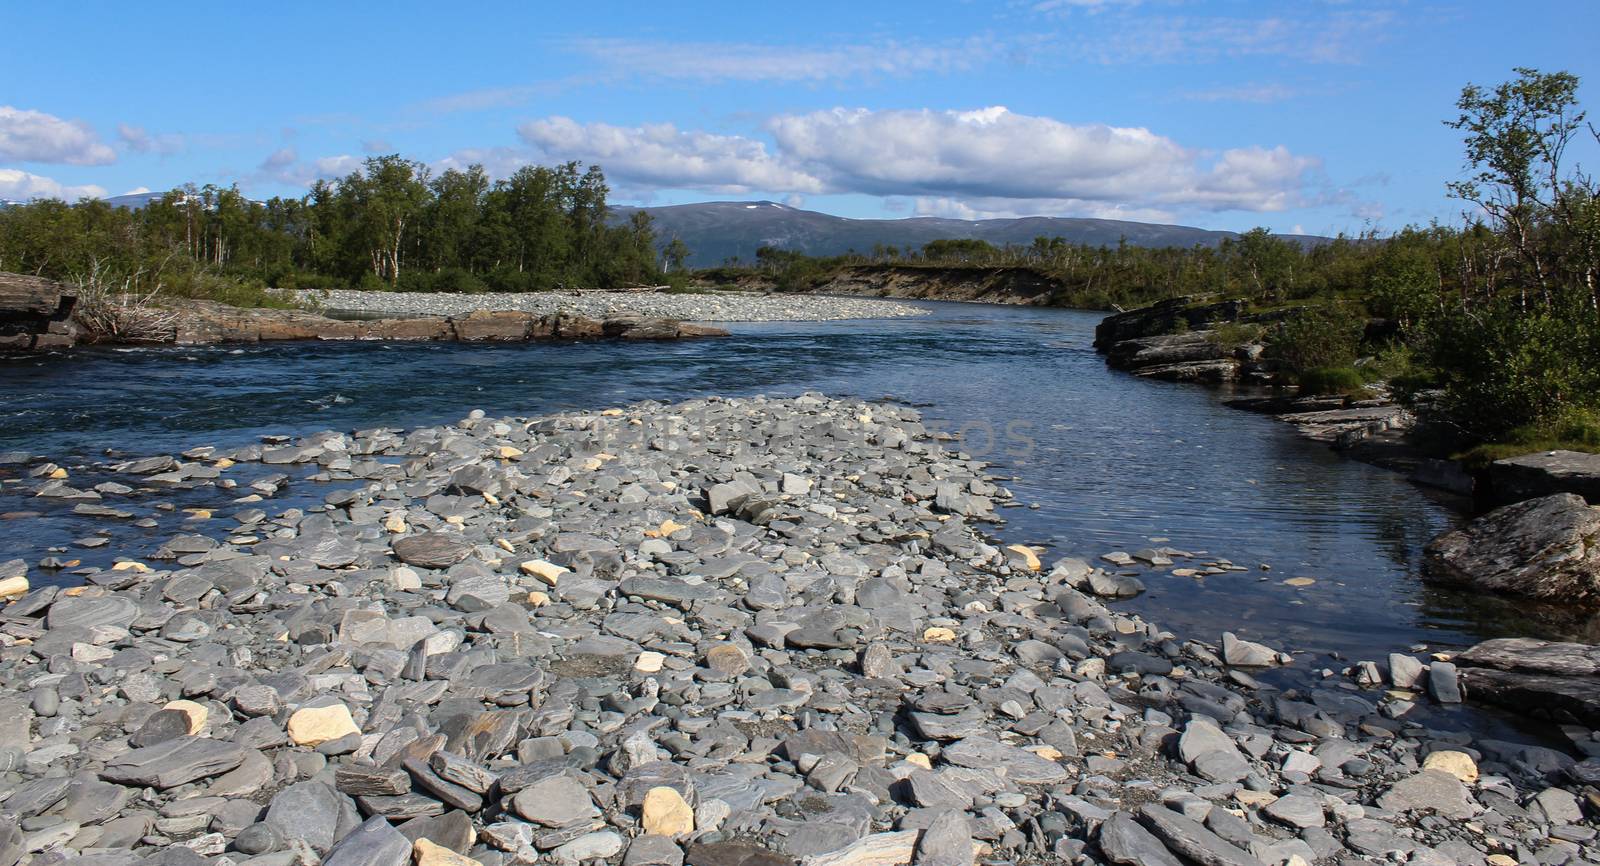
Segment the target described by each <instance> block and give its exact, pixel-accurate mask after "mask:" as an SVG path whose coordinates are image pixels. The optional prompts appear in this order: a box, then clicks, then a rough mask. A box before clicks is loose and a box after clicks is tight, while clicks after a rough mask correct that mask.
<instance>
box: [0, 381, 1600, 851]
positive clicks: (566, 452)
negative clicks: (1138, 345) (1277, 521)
mask: <svg viewBox="0 0 1600 866" xmlns="http://www.w3.org/2000/svg"><path fill="white" fill-rule="evenodd" d="M8 459H10V458H8ZM16 459H18V460H23V459H25V458H16ZM28 465H29V467H30V469H29V471H28V473H27V476H28V477H27V478H26V479H25V480H24V481H22V482H21V483H26V484H31V485H35V486H36V487H37V492H38V494H39V497H40V500H39V501H41V502H47V503H55V504H57V505H59V506H60V507H69V508H72V509H73V510H74V511H76V512H77V513H79V514H90V515H99V516H101V517H103V519H105V520H108V521H109V520H138V519H139V518H140V517H141V515H140V513H139V512H140V511H141V510H144V509H148V508H150V507H151V503H150V500H148V499H143V500H133V499H131V498H128V494H130V493H132V492H134V491H137V490H144V489H151V488H154V489H170V488H172V487H174V486H180V487H181V486H185V485H190V486H193V485H212V484H215V485H219V486H223V487H226V486H228V483H229V481H230V473H233V474H237V473H239V472H241V471H242V470H244V469H245V468H248V467H253V466H264V467H266V468H269V469H275V470H282V472H283V473H285V474H281V475H279V476H277V478H276V480H274V481H273V483H271V484H264V483H262V482H255V483H250V484H248V486H244V485H241V486H240V488H239V491H238V492H239V493H240V494H241V496H240V497H239V498H238V499H237V501H236V504H237V508H234V509H229V510H219V511H217V512H216V513H215V514H211V513H207V514H205V515H203V516H200V517H198V518H197V519H196V521H195V524H194V525H195V526H196V527H197V529H196V530H195V531H193V532H190V533H187V534H183V535H179V536H176V537H173V538H171V539H170V540H169V541H167V542H166V543H165V544H164V545H163V547H162V548H161V549H160V550H159V551H157V554H156V555H155V556H150V557H143V558H138V559H135V558H124V559H123V561H122V562H119V563H118V564H117V565H116V566H114V567H111V568H106V569H85V570H83V573H81V574H80V575H78V576H79V577H81V580H82V584H83V585H82V586H81V587H74V588H69V589H61V588H57V587H54V586H38V587H34V588H31V589H30V588H29V587H28V586H27V580H28V577H29V576H30V575H29V573H28V572H29V565H28V563H25V562H23V561H21V560H17V561H13V562H9V563H0V594H3V595H4V596H7V597H10V598H12V599H13V600H11V601H10V603H9V605H7V606H6V607H4V608H3V609H0V812H3V813H4V814H3V815H0V866H14V864H17V863H19V862H21V863H25V864H29V866H35V864H63V866H65V864H74V866H76V864H87V866H124V864H126V866H135V864H185V866H187V864H217V866H222V864H237V866H244V864H250V866H296V864H316V863H319V862H320V863H322V864H325V866H400V864H410V863H413V862H414V863H415V864H416V866H471V864H472V863H474V862H475V863H477V864H480V866H510V864H532V863H536V862H538V863H547V862H548V863H570V864H594V863H607V864H619V863H620V864H627V866H682V864H684V863H688V864H690V866H723V864H728V866H734V864H741V866H767V864H774V866H777V864H794V863H798V864H804V866H870V864H900V863H914V864H927V866H972V864H973V863H975V862H976V861H983V862H990V863H1063V862H1064V863H1117V864H1145V866H1151V864H1154V866H1165V864H1173V866H1176V864H1180V863H1185V862H1193V863H1201V864H1206V866H1259V864H1272V866H1285V864H1287V866H1304V864H1311V863H1365V862H1384V863H1394V862H1405V863H1411V864H1457V863H1459V864H1493V866H1506V864H1514V863H1550V864H1557V863H1584V862H1594V861H1595V860H1596V858H1597V856H1600V848H1597V847H1596V846H1595V845H1594V840H1595V838H1596V832H1595V829H1594V824H1593V821H1592V819H1590V818H1588V817H1586V811H1585V810H1586V809H1592V808H1593V807H1594V804H1595V803H1596V801H1597V800H1600V794H1597V792H1596V790H1595V788H1594V787H1592V786H1593V785H1594V784H1595V783H1596V782H1600V766H1596V765H1597V764H1600V760H1595V759H1590V760H1585V761H1582V762H1579V761H1576V760H1575V759H1574V758H1572V757H1570V756H1568V755H1566V754H1565V753H1562V752H1559V751H1555V750H1552V749H1547V748H1540V747H1533V746H1524V745H1518V744H1515V743H1509V742H1500V741H1494V740H1487V739H1480V738H1474V737H1473V736H1471V735H1469V734H1466V733H1463V732H1461V731H1456V730H1442V729H1436V728H1432V727H1429V726H1428V725H1426V724H1423V723H1419V722H1417V721H1413V719H1416V718H1438V717H1436V716H1434V717H1430V716H1428V715H1426V714H1423V713H1420V712H1418V709H1419V708H1421V707H1423V706H1426V705H1428V704H1429V703H1430V702H1433V701H1439V702H1452V701H1459V700H1460V694H1459V689H1458V688H1457V684H1456V680H1455V670H1454V668H1453V667H1452V666H1451V665H1450V664H1448V663H1446V662H1444V661H1442V660H1436V659H1428V658H1422V659H1419V658H1415V657H1413V656H1410V655H1396V656H1392V657H1391V658H1390V659H1389V660H1387V663H1386V664H1383V665H1381V666H1380V665H1377V664H1361V665H1355V666H1353V667H1352V668H1351V669H1350V670H1349V671H1344V672H1335V671H1328V672H1327V673H1326V675H1325V676H1324V677H1322V678H1321V679H1320V680H1316V681H1318V682H1321V683H1322V684H1321V685H1318V686H1313V687H1308V688H1305V689H1296V690H1287V691H1285V690H1279V689H1277V688H1274V687H1272V686H1270V685H1268V684H1266V683H1265V682H1263V681H1262V680H1260V679H1258V678H1257V676H1255V675H1253V674H1252V672H1253V671H1255V672H1259V670H1260V669H1262V668H1264V667H1270V666H1274V665H1280V664H1286V663H1287V664H1293V663H1294V660H1293V659H1292V657H1291V656H1289V655H1286V654H1284V653H1283V652H1281V649H1282V648H1273V647H1267V646H1263V645H1261V644H1257V643H1251V642H1249V641H1244V640H1239V639H1237V638H1235V637H1234V636H1233V635H1232V634H1218V635H1187V636H1178V635H1173V634H1171V633H1168V632H1166V631H1163V630H1162V629H1161V628H1160V627H1159V626H1157V625H1156V624H1153V623H1150V622H1145V621H1142V620H1140V619H1139V618H1137V617H1133V616H1129V615H1126V614H1124V613H1121V612H1119V611H1118V610H1117V609H1115V608H1114V607H1110V606H1108V604H1107V603H1105V602H1102V601H1101V597H1117V596H1126V595H1130V594H1133V593H1137V592H1139V591H1141V590H1142V588H1143V585H1142V583H1141V581H1140V579H1139V575H1141V574H1144V575H1145V576H1146V577H1149V576H1150V574H1151V573H1152V572H1150V571H1149V569H1166V568H1170V567H1172V566H1173V565H1174V564H1175V563H1181V564H1182V565H1183V566H1184V568H1189V567H1192V568H1193V569H1195V570H1209V569H1217V570H1221V571H1227V570H1230V569H1233V568H1236V567H1235V566H1232V564H1231V563H1228V562H1226V561H1225V560H1220V559H1215V558H1211V559H1207V558H1205V557H1199V556H1194V555H1191V554H1188V553H1186V552H1184V551H1179V550H1172V549H1167V548H1160V549H1151V550H1140V551H1134V552H1132V553H1122V552H1110V553H1108V554H1107V555H1106V556H1105V557H1103V558H1102V560H1101V561H1100V562H1099V563H1097V564H1091V563H1089V562H1085V561H1082V560H1078V559H1070V558H1069V559H1062V560H1058V561H1054V562H1049V563H1041V562H1040V561H1039V552H1038V551H1036V550H1034V549H1031V548H1028V547H1024V546H1021V545H1010V546H1002V545H1001V544H1000V543H999V542H996V541H994V540H993V539H992V538H991V537H990V536H989V535H987V534H986V533H985V532H984V528H985V526H986V525H987V524H988V522H990V521H992V520H994V518H995V517H996V515H997V514H1001V513H1003V511H1004V509H1006V508H1007V507H1010V506H1013V505H1015V504H1016V503H1015V502H1014V500H1013V499H1012V497H1011V495H1010V494H1009V493H1008V492H1007V491H1006V490H1005V489H1004V488H1003V487H1001V486H1000V485H999V484H997V483H996V480H995V479H993V478H991V477H989V476H988V475H987V474H986V471H985V467H984V465H983V464H981V463H978V462H975V461H972V460H969V459H965V458H963V457H962V456H960V455H959V454H957V453H955V452H952V451H948V450H946V449H945V448H944V447H943V445H942V442H941V439H940V437H939V436H938V435H936V434H933V433H931V432H930V431H928V430H927V429H926V428H925V427H924V426H923V424H922V423H921V420H920V418H919V416H918V414H917V412H916V411H915V410H913V409H909V408H906V407H903V406H896V405H884V404H872V403H864V402H857V401H840V400H834V399H829V398H826V397H822V396H818V395H805V396H802V397H798V398H793V399H781V400H780V399H767V398H759V397H757V398H748V399H706V400H697V401H691V402H688V403H682V404H676V405H662V404H658V403H643V404H637V405H633V406H628V407H623V408H615V409H607V410H604V411H588V412H571V413H564V414H559V415H553V416H547V417H541V418H533V419H514V418H505V419H496V418H487V417H483V416H482V415H481V413H474V414H473V415H472V416H469V417H468V418H466V419H463V420H462V421H460V422H459V423H456V424H453V425H446V426H440V427H432V428H423V429H417V430H411V431H402V430H389V429H376V430H364V431H358V432H355V433H343V432H326V433H319V434H315V435H311V436H307V437H304V438H301V439H296V440H286V439H276V440H273V441H269V442H266V443H265V444H261V445H252V446H247V447H243V448H236V449H228V450H225V449H214V448H207V447H200V448H197V449H194V450H191V451H189V452H186V453H185V454H184V455H182V456H176V457H169V456H160V455H158V456H155V457H151V458H146V459H141V460H138V461H133V462H130V463H127V464H124V465H122V466H121V467H120V469H119V472H120V474H121V476H122V477H123V478H124V482H125V483H121V484H102V485H98V486H97V487H96V489H93V490H84V489H78V488H75V487H74V486H73V483H74V482H73V479H72V478H71V477H70V476H69V475H68V474H67V473H66V471H65V470H62V469H60V468H59V467H55V466H53V465H51V464H47V463H42V462H39V461H37V460H32V461H29V462H28ZM290 472H299V473H301V474H302V475H303V476H304V478H303V479H302V478H300V477H295V478H294V479H293V480H288V479H289V478H290V476H289V474H287V473H290ZM315 482H326V483H327V487H326V488H315V489H318V490H319V491H322V490H324V489H325V490H326V492H325V493H324V494H323V495H322V496H321V504H319V505H315V506H313V507H309V508H303V509H302V508H287V509H286V508H283V507H276V508H275V507H273V502H272V498H273V497H274V496H276V495H279V494H280V493H281V492H282V491H283V490H284V489H285V488H286V487H289V488H293V487H297V486H298V487H305V486H311V485H312V484H313V483H315ZM156 507H159V506H156ZM14 525H15V524H14ZM1097 566H1098V567H1097ZM1180 570H1181V569H1180ZM1590 745H1591V746H1594V745H1600V744H1595V743H1593V742H1592V741H1591V742H1590ZM1594 752H1600V749H1594V750H1592V751H1590V753H1591V754H1593V753H1594Z"/></svg>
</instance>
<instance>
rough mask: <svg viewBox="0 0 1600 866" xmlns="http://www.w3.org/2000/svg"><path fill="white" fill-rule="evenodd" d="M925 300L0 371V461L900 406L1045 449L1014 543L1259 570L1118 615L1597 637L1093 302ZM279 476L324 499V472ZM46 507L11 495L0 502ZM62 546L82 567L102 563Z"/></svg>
mask: <svg viewBox="0 0 1600 866" xmlns="http://www.w3.org/2000/svg"><path fill="white" fill-rule="evenodd" d="M928 306H929V307H930V308H931V309H933V310H934V313H933V315H931V316H928V317H926V318H921V319H909V320H908V319H897V320H883V321H866V322H842V323H827V324H774V325H735V326H733V328H734V330H735V334H734V336H732V337H729V338H726V339H721V340H707V341H692V342H683V343H670V344H660V345H645V344H624V343H603V344H601V343H596V344H584V345H567V346H550V345H538V344H519V345H474V346H462V345H456V344H382V345H372V344H341V343H306V344H295V345H280V346H265V347H262V346H253V347H246V348H192V349H172V348H163V349H146V350H127V351H124V350H108V351H95V350H91V351H82V352H79V353H76V354H73V355H70V356H68V357H66V358H63V359H23V360H13V361H5V362H0V422H3V423H0V451H5V450H9V449H18V448H20V449H26V450H29V451H32V452H35V453H40V454H47V455H49V456H51V457H52V458H53V459H57V460H62V461H69V462H78V463H82V462H86V461H93V460H97V459H102V454H103V453H104V451H105V449H109V448H115V449H120V450H122V451H124V452H128V453H134V454H147V453H154V452H175V451H177V450H181V449H184V448H189V447H193V446H196V445H202V444H232V443H240V442H245V441H249V440H251V439H252V438H253V437H255V436H258V435H261V434H264V433H284V432H291V433H294V432H298V433H305V432H312V431H315V430H320V429H327V428H335V429H355V428H360V427H372V426H395V427H400V426H416V425H423V424H431V423H439V422H449V421H453V420H455V419H458V418H460V417H462V416H463V415H465V414H466V413H467V412H468V411H470V410H472V409H475V408H477V409H483V410H485V411H487V412H489V413H491V414H497V413H498V414H516V415H527V414H535V413H539V412H546V411H555V410H561V409H568V408H579V407H598V406H604V405H612V404H618V403H623V402H627V401H633V400H641V399H656V400H678V399H683V398H687V397H692V396H699V395H706V394H726V395H740V394H752V393H763V392H764V393H769V394H775V395H787V394H796V393H799V392H801V391H805V390H817V391H823V392H827V393H831V394H836V395H842V396H859V397H864V398H871V399H881V398H884V397H891V396H892V397H893V398H895V399H898V400H901V401H905V402H908V403H911V404H913V405H917V406H922V407H926V408H925V409H924V413H925V415H926V417H927V418H929V419H930V420H933V421H938V422H940V423H941V424H942V426H943V427H944V428H945V429H947V430H952V431H953V430H958V429H961V428H962V427H963V425H968V429H969V431H972V432H973V435H972V436H969V437H968V439H967V440H966V445H967V447H968V448H969V450H983V449H981V446H982V445H983V443H984V442H985V440H986V439H987V437H988V435H989V431H993V433H994V434H995V435H996V436H997V438H998V447H1000V448H1005V447H1008V446H1010V445H1012V444H1014V443H1015V442H1016V441H1017V439H1016V438H1015V437H1014V436H1012V435H1011V434H1013V433H1018V432H1020V433H1021V434H1023V436H1024V438H1026V439H1027V440H1030V441H1031V442H1032V446H1031V448H1029V449H1028V450H1026V451H1025V452H1023V453H1017V454H1010V455H1008V454H1006V453H1003V452H1000V451H994V450H987V451H986V453H985V455H984V456H986V458H987V459H990V460H992V461H993V462H994V463H995V464H996V465H997V467H998V471H1000V472H1001V473H1005V474H1014V475H1016V476H1017V477H1016V480H1015V481H1013V482H1011V483H1010V486H1011V487H1012V489H1013V490H1014V491H1015V492H1016V493H1017V495H1018V496H1019V497H1020V498H1021V499H1022V500H1023V501H1025V502H1030V503H1037V504H1038V508H1037V509H1035V510H1028V509H1012V510H1008V511H1006V512H1004V514H1005V516H1006V517H1007V518H1009V519H1010V521H1011V522H1010V524H1009V526H1008V527H1007V528H1006V529H1005V530H1004V534H1005V535H1006V536H1007V538H1008V540H1013V541H1029V542H1040V543H1045V544H1048V545H1049V546H1050V548H1051V551H1052V554H1053V555H1068V554H1071V555H1080V556H1097V555H1098V554H1100V553H1103V552H1106V551H1108V550H1112V549H1124V550H1136V549H1138V548H1141V547H1149V546H1152V545H1154V544H1170V545H1171V546H1173V547H1177V548H1180V549H1185V550H1191V551H1197V552H1199V551H1205V552H1206V553H1205V555H1206V556H1207V557H1212V558H1218V557H1221V558H1227V559H1230V560H1232V561H1234V562H1237V563H1239V564H1241V565H1245V566H1247V567H1248V568H1249V570H1248V571H1244V572H1235V573H1231V574H1227V575H1218V576H1215V577H1208V578H1205V579H1203V580H1196V579H1194V578H1186V577H1174V576H1171V575H1170V574H1165V573H1162V572H1156V573H1153V574H1146V575H1144V579H1145V581H1146V583H1147V584H1148V586H1149V587H1150V591H1149V592H1148V593H1147V594H1146V595H1145V596H1143V597H1141V598H1138V599H1135V600H1133V601H1131V602H1128V603H1127V605H1128V607H1130V608H1132V609H1134V610H1136V611H1138V612H1139V613H1141V614H1143V615H1147V616H1149V617H1151V618H1152V619H1154V620H1155V621H1157V622H1159V623H1161V624H1162V625H1164V626H1166V627H1168V628H1170V629H1172V630H1174V631H1175V632H1177V633H1179V634H1185V633H1192V634H1194V635H1195V636H1197V637H1202V638H1205V639H1209V640H1216V639H1217V636H1218V633H1219V632H1220V631H1221V630H1222V629H1223V628H1232V629H1234V630H1236V631H1240V632H1241V633H1243V634H1246V635H1251V636H1255V637H1258V638H1264V639H1267V640H1269V641H1273V642H1277V643H1281V644H1287V645H1291V646H1296V647H1299V648H1306V649H1314V650H1323V651H1335V652H1338V653H1341V654H1343V655H1344V656H1345V657H1348V658H1377V659H1381V658H1383V654H1385V653H1387V652H1388V651H1390V650H1392V649H1404V648H1406V647H1407V646H1409V645H1411V644H1426V645H1428V646H1430V647H1440V648H1448V647H1459V646H1464V645H1468V644H1471V643H1473V642H1475V641H1477V640H1479V639H1481V638H1484V637H1489V636H1499V635H1505V634H1534V635H1561V634H1568V633H1571V634H1583V635H1586V634H1591V633H1592V629H1591V627H1590V626H1588V625H1587V624H1581V623H1572V622H1570V621H1560V620H1555V619H1552V618H1549V617H1548V616H1546V615H1545V614H1544V613H1543V612H1537V613H1529V612H1528V611H1527V609H1526V608H1524V607H1519V606H1517V605H1513V604H1510V603H1507V602H1505V601H1503V600H1499V599H1485V598H1481V597H1472V595H1471V594H1468V593H1461V592H1457V591H1450V590H1440V589H1436V588H1431V587H1428V586H1426V585H1424V584H1422V583H1421V582H1419V581H1418V580H1417V579H1416V577H1415V572H1416V567H1417V559H1418V556H1419V552H1420V550H1421V548H1422V545H1423V544H1425V543H1426V541H1427V539H1429V538H1431V537H1432V536H1433V535H1434V534H1436V533H1438V532H1440V531H1442V530H1443V529H1445V528H1447V527H1448V526H1449V525H1450V524H1451V522H1452V521H1453V520H1454V519H1455V518H1454V516H1453V515H1452V513H1451V512H1450V511H1449V510H1448V509H1447V508H1446V507H1444V506H1443V505H1441V504H1438V503H1436V502H1433V501H1430V500H1429V499H1428V498H1427V497H1426V496H1424V495H1421V494H1420V493H1419V491H1418V490H1417V489H1415V488H1414V487H1412V486H1411V485H1409V484H1408V483H1406V482H1405V481H1404V480H1403V479H1402V478H1400V477H1399V476H1397V475H1395V474H1393V473H1390V472H1386V471H1384V470H1380V469H1377V468H1374V467H1370V466H1366V465H1363V464H1358V463H1352V462H1348V461H1345V460H1342V459H1341V458H1339V457H1338V456H1337V455H1335V454H1333V453H1331V452H1330V451H1328V450H1327V449H1326V448H1325V447H1323V446H1321V445H1318V444H1315V443H1310V442H1305V441H1302V440H1300V439H1298V438H1296V437H1295V436H1293V435H1292V434H1291V433H1290V432H1289V431H1288V430H1286V429H1285V428H1284V427H1283V425H1281V424H1280V423H1279V422H1276V421H1274V420H1272V419H1270V418H1266V417H1263V416H1259V415H1254V414H1251V413H1247V412H1238V411H1233V410H1229V409H1227V408H1225V407H1223V406H1221V405H1220V403H1219V400H1218V395H1217V394H1216V393H1214V392H1211V391H1208V390H1206V389H1203V388H1198V387H1195V386H1192V385H1183V384H1172V383H1163V382H1150V381H1144V380H1140V379H1137V378H1134V377H1131V376H1127V375H1124V374H1120V373H1116V372H1112V371H1109V370H1107V369H1106V367H1105V365H1104V363H1103V361H1102V360H1101V358H1100V357H1099V356H1097V355H1096V354H1095V353H1094V352H1093V350H1092V349H1091V348H1090V341H1091V339H1092V334H1093V328H1094V325H1095V324H1096V322H1097V321H1098V319H1099V316H1098V315H1096V314H1093V313H1080V312H1073V311H1062V310H1034V309H1017V308H1008V307H988V306H972V305H946V304H930V305H928ZM974 422H978V424H977V426H972V425H973V424H974ZM1019 425H1020V426H1019ZM245 469H246V468H245V467H240V469H239V470H232V471H233V472H235V473H240V472H242V471H243V470H245ZM0 471H3V470H0ZM75 477H77V476H76V475H75ZM13 489H14V488H13ZM290 489H291V491H297V492H299V493H301V494H304V495H306V496H308V497H310V498H317V497H320V495H321V493H322V491H319V490H318V489H317V488H316V486H315V485H311V484H299V485H291V488H290ZM221 493H223V492H222V491H211V492H210V493H199V494H183V495H182V496H181V497H180V498H181V499H183V500H184V502H180V503H179V504H180V507H181V506H182V505H184V504H185V503H186V502H187V501H188V500H191V499H193V500H201V499H204V498H205V497H206V496H212V497H214V500H215V501H213V502H212V503H211V504H217V505H225V504H226V502H227V499H226V498H224V497H221V496H220V494H221ZM36 507H37V504H36V503H33V502H28V501H25V500H22V499H19V498H18V497H17V496H16V495H15V494H14V493H6V494H0V512H7V511H17V510H22V509H24V508H26V509H29V510H32V509H35V508H36ZM145 507H146V509H148V507H149V504H148V503H146V506H145ZM61 510H62V509H59V508H56V509H53V511H54V512H55V513H54V514H53V515H52V516H47V517H45V518H42V519H40V520H32V521H28V522H27V524H26V525H27V526H28V527H29V531H28V532H25V533H18V532H3V531H0V559H4V558H8V557H10V556H17V555H25V556H27V557H28V558H29V559H30V560H32V561H37V560H38V558H39V557H40V556H41V555H42V550H43V548H44V547H46V546H49V545H50V544H59V543H63V542H65V541H66V540H68V539H71V538H76V537H78V536H80V535H83V534H86V533H88V532H91V531H94V530H96V529H99V528H101V526H102V522H85V521H81V520H76V519H73V518H71V517H70V516H63V515H61V514H60V513H59V512H60V511H61ZM222 513H223V514H226V511H224V512H222ZM182 518H183V515H182V513H181V511H180V512H178V513H177V514H174V515H169V516H162V517H160V525H159V527H157V528H156V529H153V530H148V531H145V530H137V529H136V528H127V527H123V528H121V529H119V530H117V531H118V532H122V533H136V535H133V536H129V537H137V538H142V539H149V540H154V539H158V538H162V537H165V536H168V535H170V534H172V533H173V532H176V531H179V530H180V529H181V528H182V525H183V524H182ZM7 525H8V523H7V522H0V528H4V527H6V526H7ZM9 525H11V526H16V525H20V524H18V523H10V524H9ZM1154 539H1167V540H1166V541H1163V542H1156V541H1154ZM115 547H116V545H112V546H111V548H112V549H115ZM102 550H104V549H102ZM73 555H74V556H78V555H82V556H83V558H84V561H85V562H90V561H92V556H93V555H94V552H93V551H86V552H85V551H74V552H73ZM106 555H109V553H107V554H106ZM1046 561H1047V562H1048V561H1049V557H1046ZM1180 564H1181V563H1180ZM1262 565H1266V566H1268V567H1270V570H1263V569H1262V568H1261V567H1260V566H1262ZM1290 577H1311V578H1314V579H1315V581H1316V583H1314V584H1312V585H1311V586H1309V587H1305V588H1298V589H1297V588H1294V587H1290V586H1286V585H1284V584H1283V581H1284V580H1285V579H1287V578H1290ZM1569 630H1571V631H1569Z"/></svg>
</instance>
